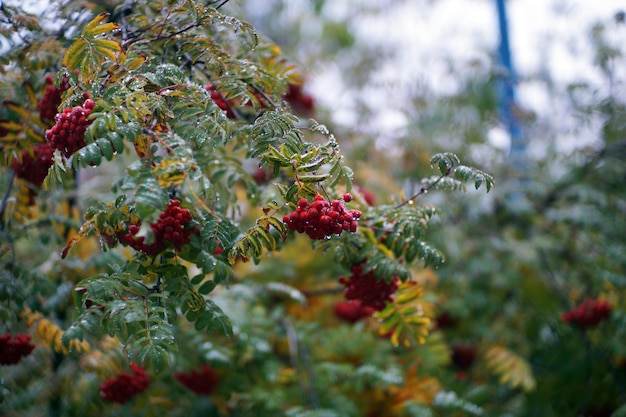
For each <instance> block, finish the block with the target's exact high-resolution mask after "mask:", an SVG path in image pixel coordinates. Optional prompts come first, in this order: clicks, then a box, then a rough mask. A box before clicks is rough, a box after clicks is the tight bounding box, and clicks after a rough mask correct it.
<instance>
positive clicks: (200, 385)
mask: <svg viewBox="0 0 626 417" xmlns="http://www.w3.org/2000/svg"><path fill="white" fill-rule="evenodd" d="M174 378H176V379H177V380H178V382H180V383H181V384H183V385H184V386H185V387H187V388H188V389H189V390H191V391H193V392H195V393H196V394H198V395H211V394H212V393H213V391H215V388H216V387H217V385H218V384H219V382H220V378H219V375H218V374H217V372H216V371H215V370H214V369H213V368H211V367H210V366H207V365H203V366H202V367H201V368H200V370H199V371H195V370H191V371H190V372H188V373H183V372H175V373H174Z"/></svg>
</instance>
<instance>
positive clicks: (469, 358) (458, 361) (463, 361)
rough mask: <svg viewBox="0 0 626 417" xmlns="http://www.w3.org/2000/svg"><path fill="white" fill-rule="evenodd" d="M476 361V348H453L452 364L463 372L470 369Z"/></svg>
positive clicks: (467, 346) (468, 346)
mask: <svg viewBox="0 0 626 417" xmlns="http://www.w3.org/2000/svg"><path fill="white" fill-rule="evenodd" d="M475 360H476V348H475V347H474V346H470V345H456V346H453V347H452V364H453V365H454V367H455V368H457V369H461V370H464V371H465V370H467V369H469V368H470V367H471V366H472V365H473V364H474V361H475Z"/></svg>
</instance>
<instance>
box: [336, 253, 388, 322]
mask: <svg viewBox="0 0 626 417" xmlns="http://www.w3.org/2000/svg"><path fill="white" fill-rule="evenodd" d="M351 272H352V273H351V274H350V277H349V278H348V279H345V278H344V277H340V278H339V282H340V283H341V284H343V285H344V286H345V287H346V290H345V292H344V297H345V298H346V299H347V300H359V301H360V302H361V305H362V306H363V307H371V308H373V309H374V310H377V311H381V310H383V309H384V308H385V306H386V305H387V302H390V301H393V293H394V292H396V290H397V289H398V277H393V278H392V279H391V282H386V281H385V280H380V281H378V280H376V277H375V276H374V271H368V272H366V273H364V272H363V265H362V264H359V265H354V266H352V268H351Z"/></svg>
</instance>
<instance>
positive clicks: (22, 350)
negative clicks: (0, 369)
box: [0, 333, 35, 365]
mask: <svg viewBox="0 0 626 417" xmlns="http://www.w3.org/2000/svg"><path fill="white" fill-rule="evenodd" d="M11 338H13V340H11ZM33 349H35V345H33V344H32V343H30V335H28V334H16V335H15V336H12V335H11V333H6V334H5V335H3V336H0V364H1V365H14V364H16V363H18V362H19V361H20V359H22V358H23V357H25V356H28V355H30V354H31V352H32V351H33Z"/></svg>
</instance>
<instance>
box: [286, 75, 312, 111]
mask: <svg viewBox="0 0 626 417" xmlns="http://www.w3.org/2000/svg"><path fill="white" fill-rule="evenodd" d="M283 98H284V99H285V100H286V101H287V102H288V103H289V104H290V105H291V107H292V108H293V109H294V110H295V111H296V112H298V113H300V114H302V115H304V116H311V115H312V114H313V112H314V110H315V102H314V100H313V96H311V95H309V94H305V93H304V92H303V91H302V85H300V84H293V83H289V84H288V85H287V93H286V94H285V95H284V96H283Z"/></svg>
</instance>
